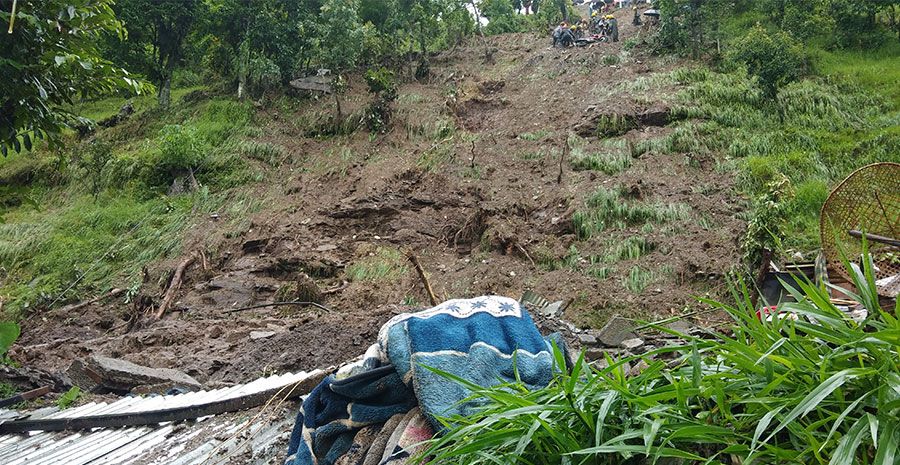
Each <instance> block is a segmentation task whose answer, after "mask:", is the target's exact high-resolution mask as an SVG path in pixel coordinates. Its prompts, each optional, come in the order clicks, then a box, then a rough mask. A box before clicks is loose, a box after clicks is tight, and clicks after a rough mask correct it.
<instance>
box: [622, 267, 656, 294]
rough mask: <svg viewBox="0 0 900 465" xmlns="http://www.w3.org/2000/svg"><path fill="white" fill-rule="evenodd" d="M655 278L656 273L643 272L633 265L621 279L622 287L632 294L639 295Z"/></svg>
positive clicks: (643, 270) (650, 271)
mask: <svg viewBox="0 0 900 465" xmlns="http://www.w3.org/2000/svg"><path fill="white" fill-rule="evenodd" d="M656 278H657V276H656V273H654V272H653V271H652V270H645V269H644V268H641V267H640V266H637V265H635V266H633V267H632V268H631V270H629V271H628V275H627V276H625V277H623V278H622V286H623V287H624V288H625V289H628V290H629V291H630V292H632V293H634V294H640V293H642V292H644V289H646V288H647V286H649V285H650V283H652V282H653V281H655V280H656Z"/></svg>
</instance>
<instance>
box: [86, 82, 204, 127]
mask: <svg viewBox="0 0 900 465" xmlns="http://www.w3.org/2000/svg"><path fill="white" fill-rule="evenodd" d="M203 89H204V87H203V86H193V87H183V88H176V89H172V94H171V96H172V103H173V104H178V102H179V101H180V100H181V98H182V97H184V96H185V95H187V94H189V93H191V92H194V91H197V90H203ZM129 101H130V102H131V103H132V106H134V111H135V113H138V112H142V111H146V110H151V109H154V108H156V102H157V99H156V94H145V95H140V96H137V97H132V98H128V99H123V98H121V97H107V98H102V99H97V100H90V101H85V102H79V103H76V104H75V105H73V106H72V108H70V110H71V111H73V112H74V113H76V114H78V115H79V116H83V117H85V118H90V119H92V120H94V121H99V120H102V119H104V118H108V117H110V116H113V115H115V114H118V113H119V109H120V108H122V105H124V104H125V103H126V102H129Z"/></svg>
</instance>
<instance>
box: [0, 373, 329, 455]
mask: <svg viewBox="0 0 900 465" xmlns="http://www.w3.org/2000/svg"><path fill="white" fill-rule="evenodd" d="M322 373H323V372H322V371H321V370H315V371H313V372H310V373H306V372H300V373H286V374H283V375H275V376H270V377H267V378H260V379H257V380H256V381H253V382H251V383H248V384H242V385H238V386H233V387H229V388H223V389H216V390H213V391H197V392H191V393H186V394H179V395H171V396H156V397H126V398H124V399H121V400H119V401H116V402H113V403H89V404H86V405H82V406H80V407H77V408H71V409H68V410H63V411H56V412H52V413H49V414H44V415H42V414H41V413H38V412H32V415H31V417H30V418H31V419H36V418H76V417H83V416H88V415H106V414H111V413H135V412H150V411H154V410H161V409H170V408H177V407H187V406H191V405H198V404H205V403H209V402H215V401H220V400H227V399H233V398H237V397H242V396H245V395H248V394H254V393H259V392H263V391H267V390H270V389H280V388H282V387H285V386H290V385H293V384H295V383H297V382H300V381H303V380H305V379H307V378H312V377H314V376H321V374H322ZM304 394H305V393H304ZM287 405H291V406H293V405H294V404H293V403H289V404H285V403H283V402H271V405H265V406H263V407H260V408H256V409H251V410H248V411H245V412H235V413H229V414H223V415H218V416H207V417H202V418H198V419H196V420H191V421H185V422H181V423H177V424H176V423H171V422H169V423H162V424H159V425H150V426H134V427H126V428H94V429H93V430H90V431H77V432H71V431H64V432H32V433H28V434H9V435H4V436H0V464H4V465H18V464H29V465H58V464H59V465H62V464H66V465H87V464H90V465H95V464H141V465H149V464H154V465H156V464H159V465H162V464H165V465H170V464H171V465H188V464H206V465H213V464H225V463H242V464H243V463H248V464H249V463H253V464H270V463H271V464H276V463H280V462H281V460H283V457H282V456H281V454H284V452H285V450H286V440H287V436H288V435H289V434H290V430H291V426H292V424H293V413H292V412H291V411H290V410H292V409H288V408H285V407H286V406H287ZM43 413H46V411H45V412H43ZM17 415H18V412H13V411H4V410H0V422H3V421H12V419H13V418H14V417H15V416H17ZM280 439H283V440H281V441H279V440H280ZM276 443H277V444H276Z"/></svg>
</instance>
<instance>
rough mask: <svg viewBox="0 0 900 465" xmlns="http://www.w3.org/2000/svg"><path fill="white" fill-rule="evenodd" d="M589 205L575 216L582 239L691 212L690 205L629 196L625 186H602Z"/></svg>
mask: <svg viewBox="0 0 900 465" xmlns="http://www.w3.org/2000/svg"><path fill="white" fill-rule="evenodd" d="M585 207H586V208H585V209H584V210H580V211H577V212H575V214H574V215H573V217H572V218H573V221H574V223H575V231H576V233H577V235H578V237H579V239H588V238H590V237H592V236H594V235H596V234H597V233H600V232H603V231H605V230H607V229H624V228H626V227H628V226H636V225H643V224H645V223H656V224H662V223H668V222H671V221H678V220H683V219H686V218H687V217H688V216H689V215H690V207H688V206H687V205H684V204H667V203H661V202H646V201H638V200H633V199H628V198H626V197H625V196H624V191H623V190H622V189H621V188H615V189H607V188H605V187H600V188H598V189H597V190H596V191H594V193H593V194H592V195H591V196H590V197H589V198H588V199H587V201H586V202H585Z"/></svg>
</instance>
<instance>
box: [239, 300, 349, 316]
mask: <svg viewBox="0 0 900 465" xmlns="http://www.w3.org/2000/svg"><path fill="white" fill-rule="evenodd" d="M282 305H300V306H303V307H316V308H320V309H322V310H325V311H326V312H330V311H332V310H331V309H330V308H328V307H326V306H324V305H322V304H320V303H318V302H308V301H301V300H294V301H290V302H271V303H268V304H258V305H249V306H247V307H241V308H235V309H232V310H226V311H225V313H236V312H243V311H245V310H253V309H255V308H264V307H280V306H282Z"/></svg>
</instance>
